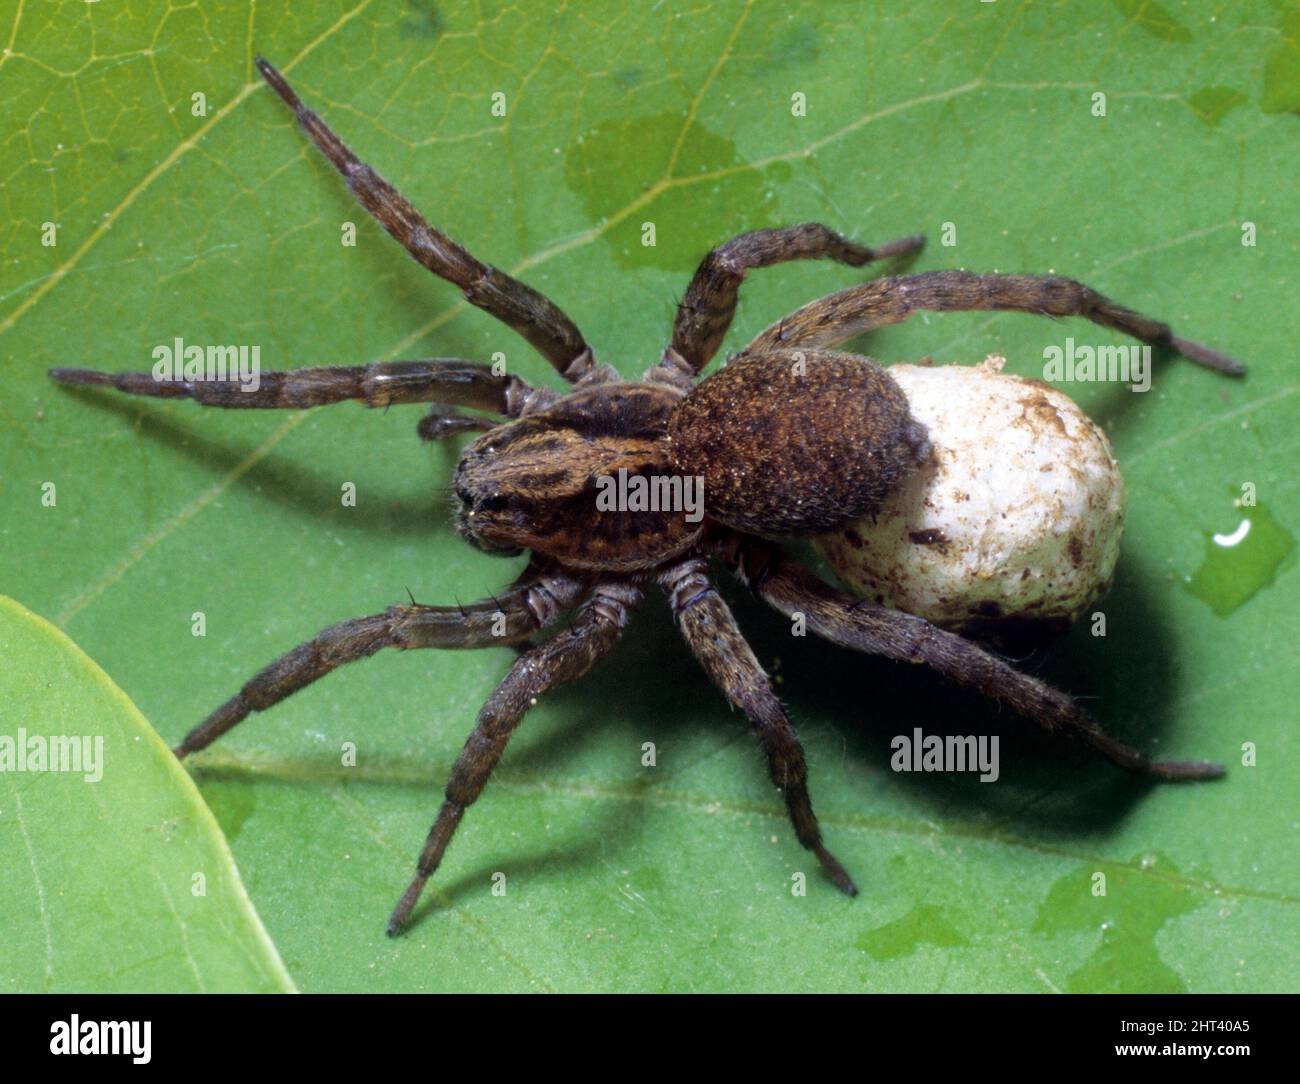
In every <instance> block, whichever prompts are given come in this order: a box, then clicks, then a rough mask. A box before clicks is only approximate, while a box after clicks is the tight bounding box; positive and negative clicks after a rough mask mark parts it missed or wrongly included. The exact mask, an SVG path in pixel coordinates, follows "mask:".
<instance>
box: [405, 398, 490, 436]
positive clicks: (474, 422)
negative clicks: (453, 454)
mask: <svg viewBox="0 0 1300 1084" xmlns="http://www.w3.org/2000/svg"><path fill="white" fill-rule="evenodd" d="M496 426H497V423H496V422H494V421H493V420H492V419H491V418H479V417H475V416H473V415H469V414H458V413H457V412H456V411H455V410H454V409H452V408H451V407H450V406H448V405H447V404H446V403H434V404H432V405H431V406H430V407H429V412H428V413H427V414H425V415H424V417H423V418H421V419H420V421H419V424H418V425H417V426H416V427H415V431H416V432H417V433H418V434H419V436H420V439H421V440H428V441H434V440H446V439H447V438H448V437H454V436H456V435H457V434H458V433H486V432H487V431H488V430H489V429H495V428H496Z"/></svg>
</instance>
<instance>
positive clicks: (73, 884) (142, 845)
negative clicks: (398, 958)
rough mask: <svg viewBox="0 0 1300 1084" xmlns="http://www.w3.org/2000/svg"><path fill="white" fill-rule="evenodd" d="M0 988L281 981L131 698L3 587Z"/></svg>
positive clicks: (233, 876) (209, 822)
mask: <svg viewBox="0 0 1300 1084" xmlns="http://www.w3.org/2000/svg"><path fill="white" fill-rule="evenodd" d="M0 657H2V658H3V659H4V661H5V665H4V669H3V670H0V704H3V705H4V710H3V724H2V725H3V731H0V768H2V769H3V770H0V839H2V840H3V846H0V912H2V913H3V914H4V916H5V937H4V940H3V942H0V986H3V988H4V989H5V990H6V991H9V992H13V991H17V990H23V991H44V992H49V991H95V992H100V991H116V990H129V991H141V990H169V991H189V990H196V991H199V990H201V991H207V992H213V991H236V990H238V991H253V990H256V991H292V990H293V989H294V986H293V982H292V980H290V978H289V976H288V974H287V973H286V972H285V970H284V965H283V964H282V963H281V962H280V958H279V956H277V955H276V952H275V948H274V946H272V944H271V942H270V939H269V938H268V937H267V935H266V931H265V930H264V929H263V928H262V923H261V921H260V920H259V919H258V917H257V912H256V911H254V910H253V905H252V904H251V903H250V902H249V899H248V896H247V895H246V894H245V892H244V886H243V885H242V884H240V882H239V873H238V871H237V870H236V869H235V863H234V859H233V858H232V857H231V854H230V850H229V848H228V847H227V846H226V841H225V839H224V837H223V836H222V834H221V830H220V828H218V826H217V823H216V821H215V820H213V817H212V813H211V812H210V811H209V810H208V807H207V806H206V805H205V804H204V802H203V798H202V797H201V796H200V795H199V792H198V790H197V789H196V788H195V786H194V784H193V782H191V780H190V779H189V777H188V776H187V775H186V774H185V772H184V771H183V770H182V769H181V767H180V765H179V764H178V763H177V761H176V758H175V757H173V756H172V755H171V751H170V750H169V749H168V748H167V747H166V746H165V745H164V744H163V742H162V739H160V738H159V737H158V735H157V734H156V733H155V732H154V730H153V728H152V727H150V726H149V724H148V723H147V722H146V721H145V719H144V717H143V716H142V715H141V714H140V712H139V711H138V710H137V709H136V707H135V705H134V704H132V703H131V701H130V700H129V699H127V697H126V694H124V693H123V692H122V690H121V689H119V688H118V687H117V686H116V685H114V684H113V682H112V681H111V680H110V679H109V677H108V675H107V674H105V673H104V671H103V670H101V669H100V668H99V667H98V666H96V665H95V664H94V663H93V662H92V661H91V660H90V659H88V658H87V657H86V656H85V654H83V653H82V651H81V649H80V648H78V647H77V645H76V644H74V643H73V642H72V641H71V640H69V639H68V638H67V636H65V635H64V634H63V633H62V632H60V631H59V630H58V629H56V628H55V627H54V626H53V625H51V624H49V623H48V622H47V621H44V620H42V619H41V618H40V617H38V616H37V615H36V614H34V613H32V612H31V611H30V610H27V609H25V608H24V607H23V606H21V605H19V604H18V603H16V602H14V601H13V600H12V599H8V598H4V597H0Z"/></svg>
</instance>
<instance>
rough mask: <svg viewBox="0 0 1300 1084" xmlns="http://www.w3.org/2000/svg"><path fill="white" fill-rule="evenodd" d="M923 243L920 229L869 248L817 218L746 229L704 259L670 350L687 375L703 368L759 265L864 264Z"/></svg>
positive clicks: (689, 289)
mask: <svg viewBox="0 0 1300 1084" xmlns="http://www.w3.org/2000/svg"><path fill="white" fill-rule="evenodd" d="M924 244H925V238H924V237H923V236H921V235H920V234H919V233H918V234H913V235H912V236H910V237H900V238H899V239H898V240H896V241H890V242H889V243H888V244H885V245H881V246H880V247H879V248H870V247H868V246H867V245H859V244H857V243H856V242H854V241H851V240H849V239H848V238H847V237H844V236H843V235H841V234H838V233H835V232H834V231H833V230H829V229H827V228H826V227H825V226H823V225H821V224H820V223H817V222H806V223H804V224H803V225H801V226H787V227H785V228H783V229H774V230H754V231H753V232H751V233H742V234H741V235H740V236H739V237H735V238H732V240H730V241H728V242H727V243H726V244H725V245H719V246H718V247H717V248H715V249H713V250H712V251H711V252H710V253H709V254H708V255H707V256H705V257H704V259H703V261H702V262H701V263H700V266H699V268H698V269H697V270H696V272H695V277H694V278H692V279H691V283H690V285H689V286H688V287H687V288H686V295H685V296H684V297H683V298H682V300H681V303H680V304H679V305H678V306H677V321H676V323H675V324H674V326H673V337H672V345H671V347H670V350H672V351H675V352H676V354H677V356H678V358H680V359H681V361H682V362H685V371H686V374H687V375H694V374H696V373H698V372H700V371H701V370H702V369H703V368H704V367H705V366H706V365H707V364H708V363H709V361H710V359H711V358H712V357H713V355H714V354H716V353H717V351H718V347H719V346H720V345H721V344H722V339H723V336H725V335H726V333H727V328H729V327H730V326H731V320H732V317H734V316H735V315H736V301H737V299H738V297H739V295H740V284H741V282H742V281H743V280H744V278H745V272H747V271H750V270H752V269H754V268H756V267H771V266H772V265H773V264H777V263H785V262H787V261H789V260H817V259H823V258H825V259H831V260H836V261H837V262H839V263H843V264H848V265H849V266H850V267H861V266H862V265H863V264H866V263H870V262H871V261H872V260H880V259H884V258H885V257H886V256H898V255H902V254H905V253H909V252H916V251H918V250H919V249H920V248H921V246H922V245H924ZM671 356H672V355H671V354H670V355H667V357H666V358H665V361H664V362H661V363H660V365H661V366H662V365H666V364H668V363H669V362H668V359H669V358H671ZM678 368H681V365H680V363H679V364H678ZM652 371H653V370H652ZM647 379H650V377H649V376H648V375H647Z"/></svg>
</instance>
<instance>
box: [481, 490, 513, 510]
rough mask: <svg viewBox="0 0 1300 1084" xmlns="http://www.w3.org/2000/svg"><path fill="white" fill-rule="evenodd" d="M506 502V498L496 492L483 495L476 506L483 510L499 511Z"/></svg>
mask: <svg viewBox="0 0 1300 1084" xmlns="http://www.w3.org/2000/svg"><path fill="white" fill-rule="evenodd" d="M506 503H507V502H506V498H505V497H503V496H502V495H501V494H500V493H498V494H496V495H495V496H492V497H484V498H483V499H482V500H481V501H479V502H478V507H479V510H480V511H483V512H500V511H501V509H503V508H504V507H505V506H506Z"/></svg>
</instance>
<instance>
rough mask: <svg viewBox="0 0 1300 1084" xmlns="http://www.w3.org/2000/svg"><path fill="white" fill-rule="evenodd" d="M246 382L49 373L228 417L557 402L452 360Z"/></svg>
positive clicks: (279, 374)
mask: <svg viewBox="0 0 1300 1084" xmlns="http://www.w3.org/2000/svg"><path fill="white" fill-rule="evenodd" d="M254 375H255V379H251V380H248V381H245V380H203V379H196V380H183V379H182V380H171V379H162V380H160V379H158V378H157V377H155V376H154V374H153V373H106V372H100V371H98V370H95V369H51V370H50V376H51V377H53V378H54V379H55V380H57V381H59V382H60V383H62V384H77V385H83V386H96V387H107V388H115V389H116V390H117V391H122V392H126V393H127V394H129V395H147V396H151V397H153V398H155V399H193V400H194V401H195V402H197V403H199V404H200V405H201V406H210V407H225V408H228V409H239V408H252V409H260V410H302V409H304V408H306V407H317V406H325V405H326V404H329V403H341V402H343V401H344V400H348V399H355V400H357V401H358V402H361V403H364V404H365V405H366V406H368V407H389V406H393V405H395V404H400V403H427V402H431V401H436V402H440V403H446V404H448V405H454V406H466V407H474V408H476V409H478V410H490V411H493V412H494V413H496V414H502V415H505V416H506V417H508V418H517V417H519V416H520V415H521V414H522V413H527V412H528V411H531V410H535V409H538V407H539V406H543V405H545V404H547V403H549V402H551V401H552V400H553V399H554V398H555V392H553V391H552V390H551V389H550V388H534V387H532V386H530V385H529V384H527V383H525V382H524V381H523V380H521V379H520V378H519V377H517V376H514V375H506V374H498V373H495V372H493V371H492V368H491V367H490V366H488V365H480V364H478V363H477V362H473V361H461V360H459V359H454V358H427V359H424V360H420V361H380V362H374V363H372V364H370V365H326V366H320V367H316V368H306V369H288V370H274V371H271V372H259V373H256V374H254Z"/></svg>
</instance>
